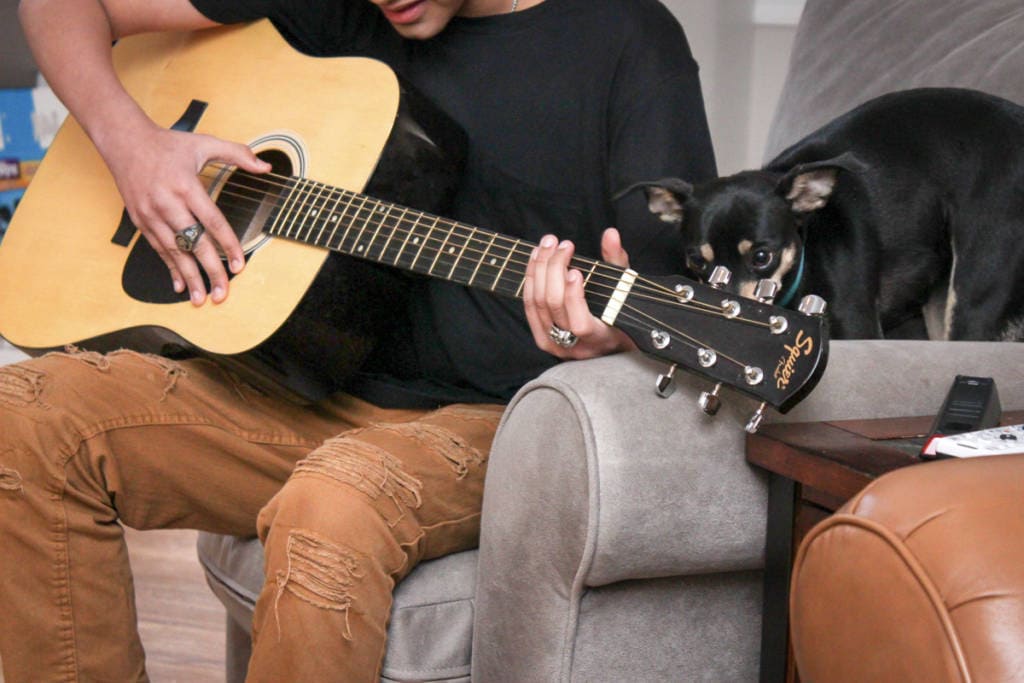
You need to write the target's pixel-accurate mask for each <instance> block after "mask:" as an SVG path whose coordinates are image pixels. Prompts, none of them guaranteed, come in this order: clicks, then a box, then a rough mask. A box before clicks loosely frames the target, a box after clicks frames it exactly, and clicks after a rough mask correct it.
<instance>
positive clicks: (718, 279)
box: [708, 266, 732, 289]
mask: <svg viewBox="0 0 1024 683" xmlns="http://www.w3.org/2000/svg"><path fill="white" fill-rule="evenodd" d="M729 280H732V271H731V270H729V269H728V268H726V267H725V266H715V268H714V270H712V271H711V275H709V276H708V284H709V285H711V286H712V287H714V288H715V289H722V288H723V287H725V286H726V285H727V284H729Z"/></svg>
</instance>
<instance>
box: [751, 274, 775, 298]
mask: <svg viewBox="0 0 1024 683" xmlns="http://www.w3.org/2000/svg"><path fill="white" fill-rule="evenodd" d="M778 293H779V283H778V282H776V281H775V280H769V279H768V278H763V279H761V280H758V281H757V285H756V286H755V287H754V298H755V299H757V300H758V301H760V302H761V303H763V304H770V303H771V302H773V301H775V296H776V295H777V294H778Z"/></svg>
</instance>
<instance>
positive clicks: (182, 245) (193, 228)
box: [174, 223, 206, 254]
mask: <svg viewBox="0 0 1024 683" xmlns="http://www.w3.org/2000/svg"><path fill="white" fill-rule="evenodd" d="M204 232H206V228H204V227H203V224H202V223H193V224H192V225H190V226H188V227H187V228H184V229H182V230H179V231H178V232H176V233H174V243H175V244H176V245H178V249H180V250H181V251H183V252H185V253H186V254H190V253H192V252H193V251H195V248H196V244H198V243H199V238H201V237H202V236H203V233H204Z"/></svg>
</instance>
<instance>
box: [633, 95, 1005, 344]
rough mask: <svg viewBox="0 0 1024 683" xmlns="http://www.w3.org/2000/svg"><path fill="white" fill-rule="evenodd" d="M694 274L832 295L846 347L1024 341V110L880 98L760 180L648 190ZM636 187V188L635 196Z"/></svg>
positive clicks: (800, 146) (787, 296)
mask: <svg viewBox="0 0 1024 683" xmlns="http://www.w3.org/2000/svg"><path fill="white" fill-rule="evenodd" d="M640 185H642V186H644V189H645V192H646V194H647V201H648V207H649V208H650V210H651V211H652V212H653V213H654V214H656V215H658V216H659V217H660V218H661V219H662V220H664V221H668V222H672V223H677V224H679V225H680V228H681V233H682V239H683V240H684V244H685V249H686V266H687V269H688V270H689V271H690V273H691V274H692V275H693V276H694V277H696V278H698V279H706V278H707V277H708V275H709V274H710V273H711V271H712V269H713V268H714V267H715V266H725V267H726V268H728V269H729V271H730V272H731V280H730V281H729V283H728V284H727V285H725V288H726V289H728V290H730V291H733V292H736V293H738V294H740V295H743V296H748V297H749V296H753V291H754V287H755V286H756V284H757V282H758V281H759V280H762V279H768V280H773V281H775V282H776V283H777V285H778V292H779V293H778V296H777V298H776V301H775V303H777V304H779V305H783V306H785V305H788V304H789V303H790V302H792V301H793V300H795V299H796V298H797V297H799V296H802V295H804V294H808V293H813V294H817V295H819V296H822V297H824V298H825V299H826V301H828V305H829V317H830V323H831V328H832V336H833V337H835V338H877V337H883V336H888V337H901V336H902V337H906V336H910V337H924V336H927V337H930V338H933V339H981V340H1016V341H1020V340H1024V108H1022V107H1020V106H1018V105H1016V104H1014V103H1012V102H1009V101H1007V100H1004V99H1001V98H998V97H995V96H992V95H988V94H985V93H981V92H978V91H973V90H964V89H956V88H922V89H915V90H905V91H900V92H895V93H891V94H888V95H883V96H882V97H879V98H877V99H874V100H871V101H869V102H867V103H865V104H863V105H861V106H859V107H857V108H855V109H854V110H852V111H850V112H848V113H847V114H845V115H843V116H841V117H839V118H837V119H835V120H833V121H832V122H831V123H829V124H827V125H825V126H824V127H822V128H821V129H819V130H818V131H816V132H814V133H812V134H811V135H809V136H807V137H806V138H804V139H803V140H801V141H800V142H798V143H796V144H795V145H793V146H792V147H790V148H788V149H786V150H785V151H784V152H782V153H781V154H780V155H779V156H778V157H776V158H775V159H774V160H772V161H771V162H770V163H768V164H767V165H766V166H765V167H764V168H762V169H760V170H749V171H743V172H740V173H737V174H736V175H732V176H729V177H724V178H719V179H716V180H713V181H710V182H707V183H705V184H702V185H697V186H693V185H690V184H689V183H686V182H684V181H682V180H679V179H675V178H668V179H663V180H659V181H655V182H652V183H641V184H640ZM635 187H636V186H633V187H631V188H629V190H627V191H630V190H632V189H633V188H635Z"/></svg>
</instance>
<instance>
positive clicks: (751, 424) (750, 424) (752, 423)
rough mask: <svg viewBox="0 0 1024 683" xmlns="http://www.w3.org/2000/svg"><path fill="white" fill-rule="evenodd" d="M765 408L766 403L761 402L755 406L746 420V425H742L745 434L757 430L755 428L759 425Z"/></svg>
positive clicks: (766, 406)
mask: <svg viewBox="0 0 1024 683" xmlns="http://www.w3.org/2000/svg"><path fill="white" fill-rule="evenodd" d="M767 408H768V404H767V403H762V404H761V405H759V406H758V407H757V410H756V411H754V414H753V415H751V416H750V419H749V420H747V426H746V427H744V430H746V432H747V434H753V433H754V432H756V431H757V428H758V427H760V426H761V422H762V421H763V420H764V412H765V410H766V409H767Z"/></svg>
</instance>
